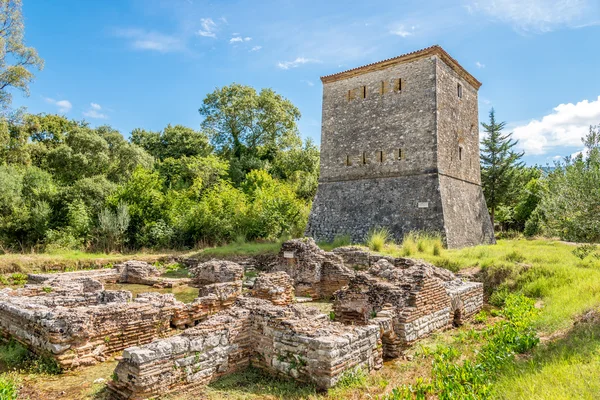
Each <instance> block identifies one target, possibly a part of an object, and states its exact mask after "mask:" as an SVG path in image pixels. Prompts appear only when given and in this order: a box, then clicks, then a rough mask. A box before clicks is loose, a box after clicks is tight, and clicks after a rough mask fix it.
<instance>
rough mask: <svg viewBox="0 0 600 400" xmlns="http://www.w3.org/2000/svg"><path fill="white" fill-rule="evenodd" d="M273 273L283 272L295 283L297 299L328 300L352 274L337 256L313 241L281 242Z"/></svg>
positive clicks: (303, 239) (293, 240) (346, 282)
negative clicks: (277, 260)
mask: <svg viewBox="0 0 600 400" xmlns="http://www.w3.org/2000/svg"><path fill="white" fill-rule="evenodd" d="M274 271H283V272H286V273H287V274H288V275H289V276H290V277H291V278H292V280H293V281H294V286H295V288H296V296H301V297H311V298H312V299H313V300H316V299H329V298H331V297H332V296H333V294H334V293H335V292H336V291H337V290H339V289H341V288H343V287H344V286H346V285H347V284H348V282H349V281H350V279H351V278H352V277H353V276H354V271H352V270H351V269H349V268H347V267H345V266H344V262H343V260H342V258H341V257H339V256H338V255H336V254H334V253H331V252H326V251H323V250H322V249H321V248H319V246H317V244H316V243H315V241H314V240H313V239H312V238H302V239H292V240H288V241H287V242H285V243H283V244H282V246H281V250H280V251H279V262H278V264H277V265H276V266H275V267H274Z"/></svg>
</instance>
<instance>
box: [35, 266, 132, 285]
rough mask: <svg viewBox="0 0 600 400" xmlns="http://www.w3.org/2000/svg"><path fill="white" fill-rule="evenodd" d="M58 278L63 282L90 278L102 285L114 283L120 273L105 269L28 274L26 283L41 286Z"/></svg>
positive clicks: (113, 269) (115, 270)
mask: <svg viewBox="0 0 600 400" xmlns="http://www.w3.org/2000/svg"><path fill="white" fill-rule="evenodd" d="M58 276H60V277H61V278H62V279H64V280H73V279H76V278H91V279H95V280H97V281H100V282H103V283H116V282H117V281H118V280H119V278H120V277H121V273H120V272H119V270H117V269H116V268H105V269H94V270H89V271H74V272H62V273H60V274H28V275H27V283H29V284H36V285H43V284H44V283H45V282H47V281H48V280H52V279H56V278H57V277H58Z"/></svg>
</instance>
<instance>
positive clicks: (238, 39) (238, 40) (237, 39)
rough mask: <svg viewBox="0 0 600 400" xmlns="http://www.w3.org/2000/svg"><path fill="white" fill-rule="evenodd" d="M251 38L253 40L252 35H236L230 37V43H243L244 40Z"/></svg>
mask: <svg viewBox="0 0 600 400" xmlns="http://www.w3.org/2000/svg"><path fill="white" fill-rule="evenodd" d="M251 40H252V38H251V37H247V36H246V37H244V38H243V37H241V36H235V37H232V38H231V39H229V43H232V44H233V43H243V42H249V41H251Z"/></svg>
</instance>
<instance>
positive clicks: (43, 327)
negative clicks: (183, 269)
mask: <svg viewBox="0 0 600 400" xmlns="http://www.w3.org/2000/svg"><path fill="white" fill-rule="evenodd" d="M215 265H216V263H213V262H208V263H203V264H199V265H198V266H196V267H195V268H193V269H192V271H193V273H192V274H193V276H194V278H193V279H194V281H195V283H196V284H197V285H198V286H199V296H198V298H196V299H195V300H194V301H193V302H192V303H189V304H185V303H183V302H181V301H178V300H176V299H175V297H174V296H173V295H172V294H158V293H142V294H140V295H138V296H137V297H136V298H135V299H132V295H131V293H130V292H128V291H110V290H104V287H103V284H102V283H101V282H100V281H99V280H96V279H95V278H99V279H101V280H102V281H103V282H107V283H110V282H120V283H136V284H145V285H156V284H157V282H158V283H160V285H161V286H163V284H164V282H163V278H160V276H159V275H160V272H159V271H158V270H157V269H156V268H155V267H153V266H152V265H150V264H147V263H143V262H138V261H128V262H126V263H123V264H119V265H117V266H115V268H112V269H106V270H95V271H78V272H69V273H62V274H38V275H30V276H29V282H35V283H36V284H28V285H26V286H25V287H24V288H21V289H17V290H12V289H4V290H2V291H0V333H1V334H2V335H3V336H6V337H12V338H14V339H16V340H18V341H19V342H21V343H23V344H24V345H26V346H27V347H29V348H30V349H31V350H32V351H34V352H37V353H43V354H47V355H50V356H52V357H53V358H54V359H55V360H56V361H57V362H58V364H59V365H60V366H61V367H62V368H64V369H71V368H76V367H78V366H81V365H89V364H94V363H96V362H99V361H103V360H104V359H105V358H106V357H107V356H109V355H111V354H115V353H118V352H120V351H122V350H123V349H125V348H127V347H131V346H134V345H140V344H144V343H149V342H151V341H152V340H154V339H157V338H161V337H165V336H168V335H171V334H173V333H174V331H173V329H172V328H186V327H189V326H194V325H195V324H196V323H197V322H199V321H202V320H204V319H206V318H207V317H209V316H210V315H212V314H215V313H217V312H219V311H222V310H224V309H227V308H229V307H231V305H232V304H233V303H234V301H235V300H236V298H237V297H238V296H240V295H241V293H242V281H241V277H242V276H243V268H241V267H240V266H239V265H237V264H235V263H228V264H227V265H224V266H223V265H217V266H216V267H215ZM240 271H241V272H240ZM228 279H233V281H224V282H220V281H219V280H228ZM205 283H206V284H205Z"/></svg>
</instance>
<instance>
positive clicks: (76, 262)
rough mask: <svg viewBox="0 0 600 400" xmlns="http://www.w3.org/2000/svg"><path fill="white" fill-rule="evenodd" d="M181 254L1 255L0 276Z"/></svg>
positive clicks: (145, 259) (76, 268)
mask: <svg viewBox="0 0 600 400" xmlns="http://www.w3.org/2000/svg"><path fill="white" fill-rule="evenodd" d="M181 254H184V253H180V252H159V253H151V252H137V253H131V254H103V253H86V252H82V251H65V252H59V253H52V254H48V253H40V254H13V253H9V254H2V255H0V274H8V275H10V274H12V273H31V272H63V271H75V270H80V269H95V268H103V267H104V266H106V265H109V264H115V263H118V262H122V261H127V260H133V259H135V260H140V261H147V262H155V261H162V260H166V259H168V258H169V257H172V256H175V255H181Z"/></svg>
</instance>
